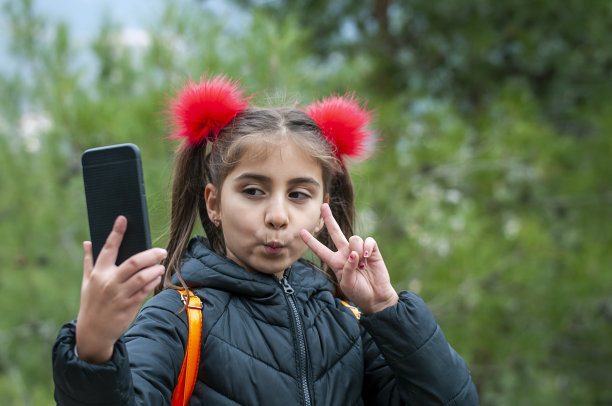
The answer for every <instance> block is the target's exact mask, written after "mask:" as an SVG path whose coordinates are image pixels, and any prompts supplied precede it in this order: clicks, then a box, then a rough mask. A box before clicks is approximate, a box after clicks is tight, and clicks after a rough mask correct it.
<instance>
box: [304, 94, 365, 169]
mask: <svg viewBox="0 0 612 406" xmlns="http://www.w3.org/2000/svg"><path fill="white" fill-rule="evenodd" d="M306 114H308V116H309V117H310V118H312V119H313V120H314V122H315V123H317V125H318V126H319V128H320V129H321V131H322V132H323V135H324V136H325V138H327V139H328V140H329V141H330V142H331V143H332V145H334V146H335V148H336V154H337V155H338V157H339V158H340V159H342V157H343V156H348V157H349V158H353V159H360V158H365V156H366V155H367V153H368V152H369V148H368V146H371V145H372V144H373V143H374V142H375V140H376V136H375V135H374V134H373V133H372V132H371V131H369V129H368V126H369V125H370V121H371V118H372V114H371V112H370V111H368V110H366V109H365V108H363V107H361V106H360V104H359V101H358V100H357V99H356V98H355V96H354V95H346V96H342V97H340V96H332V97H328V98H326V99H323V100H321V101H319V102H315V103H313V104H311V105H310V106H308V108H307V110H306Z"/></svg>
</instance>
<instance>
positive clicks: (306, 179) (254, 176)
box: [234, 172, 321, 188]
mask: <svg viewBox="0 0 612 406" xmlns="http://www.w3.org/2000/svg"><path fill="white" fill-rule="evenodd" d="M240 180H255V181H258V182H262V183H271V182H272V178H270V177H269V176H265V175H261V174H259V173H249V172H246V173H241V174H240V175H238V176H236V178H234V181H240ZM289 184H291V185H296V184H310V185H312V186H314V187H316V188H321V184H320V183H319V182H318V181H317V180H316V179H315V178H312V177H310V176H303V177H298V178H293V179H289Z"/></svg>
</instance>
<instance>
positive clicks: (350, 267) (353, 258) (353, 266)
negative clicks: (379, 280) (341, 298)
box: [336, 251, 359, 295]
mask: <svg viewBox="0 0 612 406" xmlns="http://www.w3.org/2000/svg"><path fill="white" fill-rule="evenodd" d="M358 264H359V255H358V254H357V253H356V252H355V251H352V252H351V254H350V255H349V257H348V260H347V261H346V263H345V264H344V267H343V268H342V271H341V272H337V273H336V278H337V279H338V283H340V289H342V291H343V292H345V293H346V292H352V290H353V287H354V286H355V278H356V275H357V272H356V271H357V265H358ZM338 274H340V277H339V276H338ZM347 295H348V293H347Z"/></svg>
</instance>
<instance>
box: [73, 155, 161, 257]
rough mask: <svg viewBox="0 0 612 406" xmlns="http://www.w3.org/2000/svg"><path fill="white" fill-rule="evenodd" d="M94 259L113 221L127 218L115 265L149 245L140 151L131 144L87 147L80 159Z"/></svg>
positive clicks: (149, 237)
mask: <svg viewBox="0 0 612 406" xmlns="http://www.w3.org/2000/svg"><path fill="white" fill-rule="evenodd" d="M81 162H82V165H83V182H84V185H85V199H86V202H87V217H88V219H89V232H90V236H91V243H92V249H93V256H94V261H95V260H96V259H97V258H98V254H99V253H100V251H101V249H102V247H103V246H104V243H105V241H106V238H107V237H108V235H109V234H110V232H111V230H112V228H113V223H114V222H115V219H116V218H117V217H118V216H119V215H123V216H125V217H126V218H127V229H126V232H125V235H124V237H123V241H122V243H121V247H120V248H119V253H118V256H117V261H116V263H117V264H120V263H122V262H123V261H125V260H126V259H127V258H129V257H130V256H132V255H134V254H136V253H138V252H141V251H144V250H147V249H149V248H150V247H151V236H150V231H149V216H148V211H147V200H146V194H145V188H144V178H143V173H142V163H141V159H140V150H139V149H138V147H137V146H136V145H134V144H118V145H110V146H105V147H99V148H93V149H88V150H87V151H85V152H84V153H83V156H82V159H81Z"/></svg>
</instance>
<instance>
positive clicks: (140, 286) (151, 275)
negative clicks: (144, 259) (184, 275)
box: [124, 265, 165, 298]
mask: <svg viewBox="0 0 612 406" xmlns="http://www.w3.org/2000/svg"><path fill="white" fill-rule="evenodd" d="M164 269H165V268H164V266H163V265H153V266H150V267H148V268H144V269H141V270H139V271H138V272H137V273H135V274H134V275H132V277H131V278H130V279H128V280H127V281H126V282H125V283H124V286H125V291H124V292H125V296H126V297H128V298H131V297H133V296H137V295H139V294H141V293H144V292H145V291H146V292H147V293H146V294H147V295H148V294H149V292H150V291H151V290H152V289H153V288H155V286H157V285H158V284H159V282H160V281H161V279H160V278H161V276H162V275H163V274H164ZM151 286H152V287H151ZM149 287H151V290H148V288H149Z"/></svg>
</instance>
